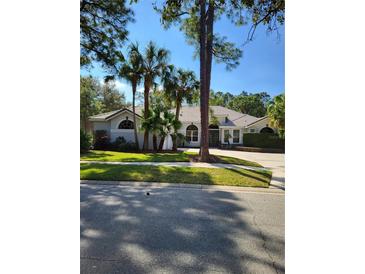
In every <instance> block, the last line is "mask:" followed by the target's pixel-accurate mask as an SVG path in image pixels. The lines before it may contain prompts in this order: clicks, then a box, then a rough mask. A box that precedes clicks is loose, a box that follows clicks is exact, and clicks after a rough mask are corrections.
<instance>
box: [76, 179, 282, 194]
mask: <svg viewBox="0 0 365 274" xmlns="http://www.w3.org/2000/svg"><path fill="white" fill-rule="evenodd" d="M80 185H112V186H122V187H131V186H132V187H145V188H150V189H153V188H179V189H195V190H202V191H203V190H205V191H209V190H217V191H229V192H245V193H262V194H282V195H284V194H285V190H283V189H281V188H277V187H271V186H270V187H269V188H262V187H242V186H241V187H240V186H220V185H201V184H173V183H163V182H137V181H99V180H80Z"/></svg>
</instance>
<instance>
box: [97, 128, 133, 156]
mask: <svg viewBox="0 0 365 274" xmlns="http://www.w3.org/2000/svg"><path fill="white" fill-rule="evenodd" d="M94 149H95V150H104V151H108V150H109V151H119V152H121V151H124V152H132V151H137V146H136V144H135V143H133V142H127V141H126V140H125V139H124V137H118V138H117V139H115V141H114V142H111V141H110V138H109V136H108V134H107V132H106V130H96V131H95V143H94Z"/></svg>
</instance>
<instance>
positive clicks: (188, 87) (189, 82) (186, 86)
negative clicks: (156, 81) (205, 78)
mask: <svg viewBox="0 0 365 274" xmlns="http://www.w3.org/2000/svg"><path fill="white" fill-rule="evenodd" d="M162 82H163V84H164V89H165V92H166V94H167V97H168V98H169V99H170V101H172V102H174V105H175V108H176V111H175V119H176V121H179V117H180V110H181V105H182V103H183V101H186V102H187V103H188V104H191V103H192V102H193V99H194V98H196V96H194V95H196V93H197V92H198V89H199V81H197V80H196V77H195V73H194V72H193V71H190V70H183V69H177V70H176V69H175V67H174V66H172V65H171V66H169V67H167V69H166V70H165V71H164V75H163V78H162ZM176 134H177V132H174V136H176ZM172 140H173V147H172V149H173V150H176V149H177V140H176V138H173V139H172Z"/></svg>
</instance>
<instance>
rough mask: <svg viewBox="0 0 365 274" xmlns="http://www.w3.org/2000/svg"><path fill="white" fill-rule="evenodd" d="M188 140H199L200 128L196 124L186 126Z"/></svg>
mask: <svg viewBox="0 0 365 274" xmlns="http://www.w3.org/2000/svg"><path fill="white" fill-rule="evenodd" d="M186 141H188V142H198V128H197V127H196V126H194V125H190V126H188V127H187V128H186Z"/></svg>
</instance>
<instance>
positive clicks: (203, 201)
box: [80, 184, 285, 274]
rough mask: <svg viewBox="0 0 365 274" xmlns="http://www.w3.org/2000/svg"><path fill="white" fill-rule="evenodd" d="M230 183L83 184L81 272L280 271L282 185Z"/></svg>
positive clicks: (282, 264)
mask: <svg viewBox="0 0 365 274" xmlns="http://www.w3.org/2000/svg"><path fill="white" fill-rule="evenodd" d="M231 189H233V190H231V191H229V190H228V191H226V190H222V188H206V189H204V188H203V189H197V188H178V187H171V186H165V185H163V184H161V185H160V187H157V188H154V187H140V186H136V185H133V186H126V185H122V186H119V185H90V184H81V213H80V214H81V229H80V233H81V239H80V245H81V252H80V254H81V273H108V274H109V273H265V274H269V273H284V271H285V270H284V245H285V244H284V192H283V191H280V192H279V191H277V192H256V191H255V190H253V192H251V191H248V190H247V191H246V190H244V189H243V188H231ZM242 189H243V190H242ZM237 190H238V191H237ZM147 191H149V192H150V195H149V196H148V195H146V192H147Z"/></svg>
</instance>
